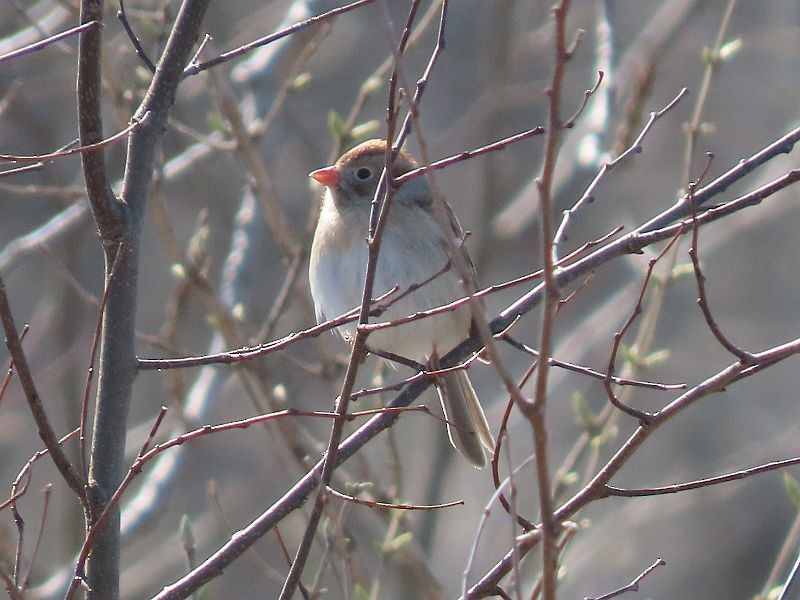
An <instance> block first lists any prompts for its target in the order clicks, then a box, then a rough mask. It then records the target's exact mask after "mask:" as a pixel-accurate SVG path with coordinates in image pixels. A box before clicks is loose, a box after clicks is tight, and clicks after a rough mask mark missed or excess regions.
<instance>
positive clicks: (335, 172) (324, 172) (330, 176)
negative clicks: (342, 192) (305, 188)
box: [308, 167, 342, 188]
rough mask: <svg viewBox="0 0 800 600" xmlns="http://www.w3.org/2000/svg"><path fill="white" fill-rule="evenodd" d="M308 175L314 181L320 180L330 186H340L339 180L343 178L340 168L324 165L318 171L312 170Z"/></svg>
mask: <svg viewBox="0 0 800 600" xmlns="http://www.w3.org/2000/svg"><path fill="white" fill-rule="evenodd" d="M308 176H309V177H311V179H313V180H314V181H318V182H319V183H321V184H322V185H324V186H325V187H329V188H330V187H336V186H338V185H339V182H341V180H342V176H341V174H340V173H339V169H337V168H336V167H324V168H322V169H317V170H316V171H311V173H309V174H308Z"/></svg>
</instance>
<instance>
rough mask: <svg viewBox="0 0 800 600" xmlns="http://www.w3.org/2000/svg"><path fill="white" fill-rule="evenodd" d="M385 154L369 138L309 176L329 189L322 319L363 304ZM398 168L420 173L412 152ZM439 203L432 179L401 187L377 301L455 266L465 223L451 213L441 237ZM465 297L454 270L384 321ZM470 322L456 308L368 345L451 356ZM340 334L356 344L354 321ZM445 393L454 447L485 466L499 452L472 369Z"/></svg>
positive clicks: (319, 304) (314, 288)
mask: <svg viewBox="0 0 800 600" xmlns="http://www.w3.org/2000/svg"><path fill="white" fill-rule="evenodd" d="M385 149H386V143H385V141H383V140H370V141H368V142H364V143H362V144H360V145H358V146H356V147H355V148H353V149H352V150H350V151H349V152H346V153H345V154H344V155H343V156H342V157H341V158H340V159H339V160H338V161H336V164H335V165H333V166H331V167H325V168H323V169H319V170H317V171H314V172H312V173H311V174H310V175H311V177H312V178H313V179H315V180H316V181H318V182H319V183H321V184H322V185H324V186H325V187H326V188H327V190H326V192H325V197H324V200H323V203H322V211H321V214H320V217H319V222H318V223H317V229H316V231H315V233H314V243H313V245H312V247H311V258H310V261H309V262H310V264H309V279H310V281H311V294H312V296H313V297H314V307H315V310H316V314H317V321H319V322H323V321H325V320H327V319H329V318H332V317H337V316H339V315H341V314H343V313H345V312H347V311H349V310H351V309H352V308H354V307H356V306H359V305H360V304H361V295H362V290H363V287H364V278H365V274H366V268H367V245H366V242H365V238H366V236H367V232H368V229H369V215H370V202H371V200H372V198H373V196H374V195H375V190H376V188H377V185H378V180H379V179H380V175H381V172H382V171H383V167H384V160H385V158H384V152H385ZM393 164H394V175H395V176H399V175H401V174H402V173H406V172H408V171H410V170H411V169H413V168H415V167H416V163H415V162H414V160H413V159H412V158H411V157H410V156H409V155H408V154H406V153H405V152H401V153H400V154H399V155H398V156H397V157H396V159H395V160H394V163H393ZM432 202H433V198H432V195H431V190H430V187H429V186H428V182H427V180H426V178H425V177H417V178H415V179H411V180H410V181H408V182H406V183H405V184H403V185H402V187H401V188H400V189H399V190H398V191H397V193H396V195H395V196H394V200H393V201H392V206H391V212H390V214H389V217H388V220H387V222H386V228H385V230H384V232H383V237H382V240H381V249H380V254H379V258H378V265H377V270H376V274H375V282H374V287H373V297H377V296H379V295H381V294H384V293H385V292H387V291H389V290H391V289H392V288H394V287H397V288H398V294H401V293H402V292H405V291H407V290H408V289H409V288H411V287H412V286H414V285H417V284H420V283H423V282H425V281H426V280H427V279H429V278H430V277H431V276H433V275H434V274H435V273H437V272H439V271H441V270H442V269H444V268H445V267H446V265H448V244H447V241H446V238H447V236H449V237H450V238H451V240H452V241H453V243H454V244H456V245H459V244H461V243H462V238H463V234H462V232H461V227H460V226H459V224H458V221H457V220H456V218H455V215H453V213H452V209H450V207H449V206H447V207H446V208H447V213H448V215H449V217H450V228H449V230H448V231H443V230H442V227H441V226H440V225H439V222H438V221H437V219H436V218H435V217H434V215H433V213H432V212H431V210H432V208H431V204H432ZM468 262H469V267H470V269H474V267H473V266H472V263H471V261H468ZM463 295H464V286H463V284H462V281H461V277H460V276H459V274H458V272H457V271H456V270H455V269H454V268H452V267H450V268H448V269H447V270H446V271H444V272H443V273H441V274H440V275H438V276H437V277H435V278H434V279H433V280H431V281H429V282H428V283H426V284H425V285H423V286H422V287H420V288H419V289H416V290H414V291H413V292H411V293H410V294H408V295H406V296H404V297H402V298H401V299H400V300H399V301H397V302H396V303H394V304H392V305H391V306H390V307H389V308H388V309H387V310H386V311H385V312H384V313H383V314H381V316H380V318H379V319H378V322H386V321H392V320H395V319H398V318H400V317H404V316H406V315H411V314H414V313H416V312H419V311H422V310H426V309H430V308H434V307H437V306H441V305H443V304H447V303H449V302H452V301H453V300H455V299H457V298H459V297H461V296H463ZM471 323H472V316H471V310H470V307H469V306H466V305H465V306H463V307H461V308H459V309H458V310H456V311H450V312H444V313H439V314H437V315H435V316H433V317H428V318H426V319H420V320H416V321H412V322H410V323H405V324H403V325H400V326H397V327H391V328H388V329H382V330H378V331H374V332H373V333H371V334H370V336H369V338H368V339H367V347H368V348H372V349H375V350H380V351H385V352H388V353H392V354H395V355H399V356H403V357H405V358H409V359H412V360H416V361H419V362H423V363H424V362H426V361H429V360H430V359H431V357H438V356H444V355H445V354H447V353H448V352H449V351H450V350H452V349H453V348H454V347H455V346H456V345H457V344H458V343H459V342H461V341H462V340H463V339H464V338H466V337H467V335H468V334H469V332H470V327H471ZM338 329H339V333H340V334H341V335H342V336H343V337H344V338H345V339H347V340H352V339H354V338H355V334H356V324H355V323H349V324H347V325H342V326H341V327H339V328H338ZM437 390H438V392H439V398H440V400H441V402H442V409H443V410H444V414H445V418H446V419H447V421H448V426H447V431H448V435H449V437H450V442H451V443H452V444H453V446H454V447H455V448H456V449H458V450H459V451H460V452H461V453H462V454H463V455H464V456H465V457H466V458H467V460H469V461H470V462H471V463H472V464H473V465H475V466H477V467H483V466H485V465H486V455H485V453H484V447H485V448H487V449H489V450H492V449H493V447H494V440H493V439H492V434H491V432H490V430H489V425H488V423H487V422H486V416H485V415H484V413H483V409H482V408H481V405H480V403H479V402H478V397H477V396H476V395H475V390H474V389H473V387H472V384H471V383H470V381H469V377H467V373H466V371H463V370H462V371H457V372H455V373H452V374H450V375H447V376H445V377H444V378H443V381H442V383H441V385H437Z"/></svg>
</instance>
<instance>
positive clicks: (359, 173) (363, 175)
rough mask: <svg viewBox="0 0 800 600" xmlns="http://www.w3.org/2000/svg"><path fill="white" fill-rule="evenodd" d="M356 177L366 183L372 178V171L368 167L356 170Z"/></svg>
mask: <svg viewBox="0 0 800 600" xmlns="http://www.w3.org/2000/svg"><path fill="white" fill-rule="evenodd" d="M356 177H358V178H359V179H360V180H361V181H366V180H367V179H369V178H370V177H372V169H368V168H367V167H361V168H359V169H357V170H356Z"/></svg>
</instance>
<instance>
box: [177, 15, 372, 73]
mask: <svg viewBox="0 0 800 600" xmlns="http://www.w3.org/2000/svg"><path fill="white" fill-rule="evenodd" d="M374 1H375V0H356V2H351V3H350V4H346V5H345V6H340V7H338V8H334V9H332V10H329V11H327V12H324V13H322V14H320V15H316V16H314V17H310V18H308V19H305V20H304V21H300V22H298V23H295V24H294V25H292V26H291V27H287V28H285V29H281V30H280V31H276V32H275V33H271V34H270V35H266V36H264V37H262V38H259V39H257V40H254V41H252V42H250V43H249V44H245V45H244V46H240V47H239V48H236V49H234V50H230V51H228V52H224V53H222V54H220V55H219V56H217V57H216V58H212V59H211V60H207V61H205V62H201V63H194V62H193V63H191V64H190V65H189V66H187V67H186V68H185V69H184V70H183V76H184V77H189V76H190V75H197V74H198V73H200V72H202V71H205V70H207V69H210V68H211V67H216V66H217V65H221V64H222V63H224V62H228V61H229V60H233V59H234V58H239V57H240V56H243V55H245V54H247V53H248V52H251V51H252V50H255V49H256V48H260V47H261V46H266V45H267V44H271V43H272V42H275V41H277V40H279V39H281V38H285V37H287V36H289V35H292V34H293V33H296V32H298V31H300V30H302V29H305V28H306V27H309V26H311V25H316V24H317V23H320V22H322V21H325V20H327V19H332V18H333V17H337V16H339V15H341V14H343V13H346V12H348V11H351V10H353V9H354V8H358V7H359V6H363V5H364V4H370V3H371V2H374Z"/></svg>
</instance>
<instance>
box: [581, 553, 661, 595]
mask: <svg viewBox="0 0 800 600" xmlns="http://www.w3.org/2000/svg"><path fill="white" fill-rule="evenodd" d="M666 564H667V563H666V562H664V559H662V558H659V559H657V560H656V561H655V562H654V563H653V564H652V565H650V566H649V567H647V568H646V569H645V570H644V571H642V572H641V573H639V575H637V576H636V577H635V578H634V579H633V581H631V582H630V583H629V584H628V585H625V586H622V587H621V588H619V589H617V590H614V591H613V592H609V593H608V594H603V595H602V596H595V597H592V598H588V597H587V598H585V599H584V600H611V598H616V597H617V596H621V595H622V594H625V593H627V592H638V591H639V584H640V583H641V582H642V580H643V579H644V578H645V577H647V576H648V575H650V573H652V572H653V571H655V570H656V569H657V568H658V567H663V566H664V565H666Z"/></svg>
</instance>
